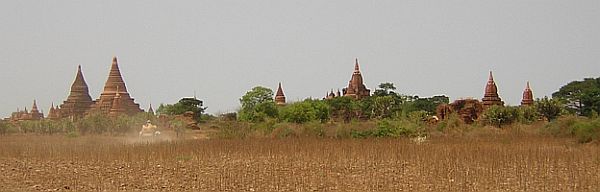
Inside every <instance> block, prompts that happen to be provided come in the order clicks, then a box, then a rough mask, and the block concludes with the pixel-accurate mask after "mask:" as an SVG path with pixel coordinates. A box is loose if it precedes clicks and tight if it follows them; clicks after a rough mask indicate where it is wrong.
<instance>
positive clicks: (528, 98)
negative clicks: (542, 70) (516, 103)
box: [521, 81, 533, 106]
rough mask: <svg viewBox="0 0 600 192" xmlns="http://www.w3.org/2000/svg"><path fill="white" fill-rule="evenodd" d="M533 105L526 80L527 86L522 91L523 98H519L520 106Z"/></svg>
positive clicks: (531, 93) (531, 94)
mask: <svg viewBox="0 0 600 192" xmlns="http://www.w3.org/2000/svg"><path fill="white" fill-rule="evenodd" d="M531 105H533V92H532V91H531V88H530V87H529V81H527V86H526V87H525V90H524V91H523V99H522V100H521V106H531Z"/></svg>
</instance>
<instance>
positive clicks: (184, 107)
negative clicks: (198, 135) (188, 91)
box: [156, 98, 206, 122]
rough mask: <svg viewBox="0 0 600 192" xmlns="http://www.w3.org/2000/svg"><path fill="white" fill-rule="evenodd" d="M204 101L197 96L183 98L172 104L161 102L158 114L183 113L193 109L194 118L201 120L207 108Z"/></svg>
mask: <svg viewBox="0 0 600 192" xmlns="http://www.w3.org/2000/svg"><path fill="white" fill-rule="evenodd" d="M203 104H204V102H203V101H201V100H198V99H196V98H182V99H180V100H179V102H177V103H175V104H173V105H171V104H167V105H165V104H160V106H159V107H158V109H157V110H156V112H157V113H158V114H165V115H181V114H184V113H185V112H188V111H191V112H193V113H194V120H196V121H198V122H199V121H201V119H202V115H203V114H204V111H205V110H206V107H203Z"/></svg>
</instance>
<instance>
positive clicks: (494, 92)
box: [481, 71, 504, 108]
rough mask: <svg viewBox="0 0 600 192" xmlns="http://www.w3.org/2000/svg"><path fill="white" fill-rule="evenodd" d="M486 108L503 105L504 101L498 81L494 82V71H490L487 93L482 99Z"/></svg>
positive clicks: (486, 87)
mask: <svg viewBox="0 0 600 192" xmlns="http://www.w3.org/2000/svg"><path fill="white" fill-rule="evenodd" d="M481 101H482V103H483V107H484V108H488V107H490V106H493V105H500V106H503V105H504V102H503V101H502V99H500V96H498V87H497V86H496V82H494V76H493V75H492V71H490V77H489V79H488V82H487V85H486V86H485V93H484V95H483V99H481Z"/></svg>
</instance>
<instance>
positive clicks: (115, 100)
mask: <svg viewBox="0 0 600 192" xmlns="http://www.w3.org/2000/svg"><path fill="white" fill-rule="evenodd" d="M139 112H143V110H142V109H140V105H139V104H137V103H135V102H134V99H133V98H131V96H130V95H129V92H127V86H126V85H125V81H123V77H122V76H121V71H120V70H119V63H118V62H117V58H116V57H113V60H112V65H111V67H110V71H109V74H108V79H107V80H106V83H105V84H104V90H103V91H102V93H101V94H100V97H99V98H98V99H96V100H92V97H91V96H90V93H89V88H88V85H87V83H86V82H85V78H84V76H83V72H82V70H81V66H78V67H77V73H76V74H75V80H74V81H73V84H71V90H70V92H69V95H68V96H67V99H66V100H65V101H63V103H62V104H61V105H60V106H59V105H56V106H55V105H54V103H53V104H52V105H51V106H50V110H49V112H48V116H47V117H46V118H48V119H62V118H69V119H79V118H82V117H84V116H86V115H88V114H90V113H102V114H106V115H110V116H118V115H134V114H136V113H139ZM43 118H44V115H43V114H42V113H41V112H40V111H39V110H38V108H37V104H36V101H35V100H34V101H33V106H32V108H31V111H27V108H25V110H19V109H17V111H16V112H13V113H12V115H11V117H10V118H8V119H9V120H13V121H20V120H40V119H43Z"/></svg>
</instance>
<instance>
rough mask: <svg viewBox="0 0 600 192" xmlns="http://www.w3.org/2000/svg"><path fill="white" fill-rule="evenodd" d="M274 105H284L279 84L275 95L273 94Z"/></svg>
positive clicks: (283, 97)
mask: <svg viewBox="0 0 600 192" xmlns="http://www.w3.org/2000/svg"><path fill="white" fill-rule="evenodd" d="M275 104H277V105H279V106H283V105H285V95H284V94H283V89H282V88H281V83H279V85H278V86H277V93H276V94H275Z"/></svg>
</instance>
